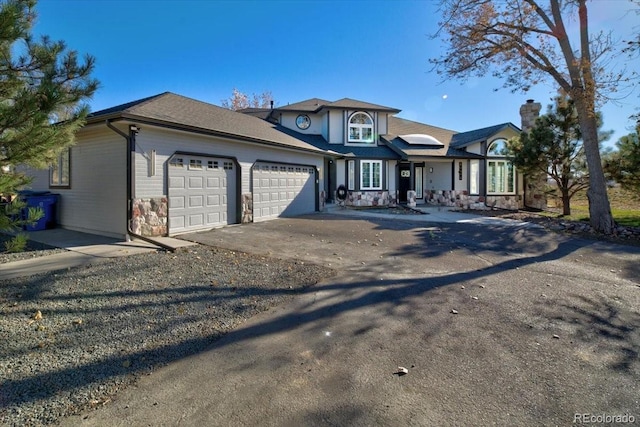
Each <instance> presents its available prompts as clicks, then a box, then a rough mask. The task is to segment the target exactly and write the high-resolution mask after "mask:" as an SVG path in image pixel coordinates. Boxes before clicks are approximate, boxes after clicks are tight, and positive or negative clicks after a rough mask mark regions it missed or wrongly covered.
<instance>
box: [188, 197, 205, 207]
mask: <svg viewBox="0 0 640 427" xmlns="http://www.w3.org/2000/svg"><path fill="white" fill-rule="evenodd" d="M203 206H204V203H203V198H202V195H197V196H189V206H188V207H189V208H201V207H203Z"/></svg>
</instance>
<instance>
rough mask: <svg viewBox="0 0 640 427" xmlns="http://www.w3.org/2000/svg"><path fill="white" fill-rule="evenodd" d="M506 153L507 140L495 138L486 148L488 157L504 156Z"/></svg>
mask: <svg viewBox="0 0 640 427" xmlns="http://www.w3.org/2000/svg"><path fill="white" fill-rule="evenodd" d="M506 155H507V141H506V140H504V139H496V140H495V141H493V142H492V143H491V145H489V149H488V150H487V156H488V157H505V156H506Z"/></svg>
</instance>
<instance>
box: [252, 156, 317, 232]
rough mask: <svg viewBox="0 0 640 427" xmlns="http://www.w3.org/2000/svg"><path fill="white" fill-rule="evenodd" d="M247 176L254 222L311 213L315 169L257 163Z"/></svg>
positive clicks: (313, 200) (314, 194) (314, 199)
mask: <svg viewBox="0 0 640 427" xmlns="http://www.w3.org/2000/svg"><path fill="white" fill-rule="evenodd" d="M251 173H252V178H253V221H254V222H258V221H264V220H266V219H271V218H276V217H279V216H294V215H302V214H306V213H311V212H315V210H316V171H315V168H313V167H311V166H303V165H283V164H277V163H264V162H259V163H256V164H255V165H254V166H253V168H252V172H251Z"/></svg>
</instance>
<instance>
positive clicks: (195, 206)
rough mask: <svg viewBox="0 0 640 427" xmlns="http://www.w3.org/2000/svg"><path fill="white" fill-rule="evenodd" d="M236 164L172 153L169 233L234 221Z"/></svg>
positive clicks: (170, 162)
mask: <svg viewBox="0 0 640 427" xmlns="http://www.w3.org/2000/svg"><path fill="white" fill-rule="evenodd" d="M236 168H237V165H236V164H235V162H234V161H233V160H231V159H227V158H217V157H205V156H192V155H177V154H176V155H174V156H173V157H172V158H171V159H170V160H169V234H179V233H186V232H190V231H197V230H206V229H210V228H214V227H219V226H222V225H227V224H235V223H236V222H237V217H238V214H237V209H238V207H237V202H236V194H237V186H238V183H237V179H236V173H237V171H236Z"/></svg>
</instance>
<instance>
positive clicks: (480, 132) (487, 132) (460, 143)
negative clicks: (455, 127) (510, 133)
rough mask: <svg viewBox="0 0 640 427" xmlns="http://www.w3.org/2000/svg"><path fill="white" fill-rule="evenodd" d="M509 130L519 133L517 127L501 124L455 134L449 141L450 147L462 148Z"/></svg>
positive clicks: (510, 124)
mask: <svg viewBox="0 0 640 427" xmlns="http://www.w3.org/2000/svg"><path fill="white" fill-rule="evenodd" d="M509 128H510V129H513V130H514V131H515V132H517V133H520V129H518V127H516V126H515V125H514V124H512V123H502V124H499V125H494V126H489V127H486V128H482V129H475V130H471V131H468V132H460V133H457V134H455V135H454V137H453V138H452V140H451V146H452V147H454V148H463V147H466V146H468V145H471V144H473V143H476V142H480V141H485V140H487V139H489V138H490V137H491V136H493V135H495V134H497V133H499V132H501V131H503V130H505V129H509Z"/></svg>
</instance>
